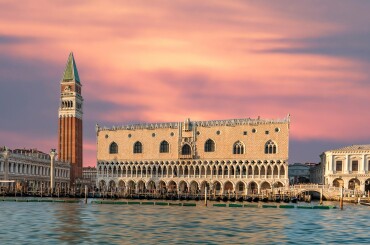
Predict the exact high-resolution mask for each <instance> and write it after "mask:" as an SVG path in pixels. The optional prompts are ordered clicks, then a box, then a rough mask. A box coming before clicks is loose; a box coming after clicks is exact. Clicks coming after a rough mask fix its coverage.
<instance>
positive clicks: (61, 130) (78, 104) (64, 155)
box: [58, 52, 83, 184]
mask: <svg viewBox="0 0 370 245" xmlns="http://www.w3.org/2000/svg"><path fill="white" fill-rule="evenodd" d="M81 87H82V85H81V81H80V77H79V75H78V71H77V66H76V62H75V59H74V57H73V53H72V52H71V53H70V54H69V57H68V61H67V65H66V68H65V70H64V73H63V78H62V80H61V82H60V89H61V90H60V104H59V126H58V152H59V159H60V160H62V161H68V162H70V163H71V168H72V169H71V183H72V184H73V183H74V182H75V180H76V179H78V178H82V114H83V112H82V105H83V98H82V95H81Z"/></svg>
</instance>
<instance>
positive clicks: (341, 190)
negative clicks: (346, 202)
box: [339, 186, 343, 210]
mask: <svg viewBox="0 0 370 245" xmlns="http://www.w3.org/2000/svg"><path fill="white" fill-rule="evenodd" d="M339 206H340V210H343V186H342V187H341V188H340V202H339Z"/></svg>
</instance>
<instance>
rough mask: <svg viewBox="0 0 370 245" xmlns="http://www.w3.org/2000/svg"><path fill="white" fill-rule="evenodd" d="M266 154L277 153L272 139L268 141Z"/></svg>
mask: <svg viewBox="0 0 370 245" xmlns="http://www.w3.org/2000/svg"><path fill="white" fill-rule="evenodd" d="M265 154H276V145H275V143H274V142H273V141H272V140H269V141H267V142H266V144H265Z"/></svg>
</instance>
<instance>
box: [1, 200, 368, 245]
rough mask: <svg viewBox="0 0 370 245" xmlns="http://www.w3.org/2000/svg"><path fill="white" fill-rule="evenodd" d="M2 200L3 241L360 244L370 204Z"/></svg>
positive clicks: (364, 241)
mask: <svg viewBox="0 0 370 245" xmlns="http://www.w3.org/2000/svg"><path fill="white" fill-rule="evenodd" d="M202 204H203V203H202V202H197V205H198V206H197V207H177V206H144V205H108V204H106V205H99V204H87V205H84V204H82V203H77V204H75V203H31V202H28V203H21V202H0V210H1V212H0V244H165V243H168V244H251V243H252V244H255V243H258V244H288V243H289V244H324V243H325V244H326V243H329V244H345V243H347V244H361V243H367V244H369V243H370V207H367V206H360V205H354V204H346V206H345V210H343V211H341V210H339V209H330V210H311V209H309V210H307V209H262V208H230V207H212V206H211V207H210V206H209V207H203V206H202Z"/></svg>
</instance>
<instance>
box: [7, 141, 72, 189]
mask: <svg viewBox="0 0 370 245" xmlns="http://www.w3.org/2000/svg"><path fill="white" fill-rule="evenodd" d="M50 165H51V155H50V154H46V153H43V152H41V151H38V150H35V149H15V150H10V149H7V148H6V147H2V148H0V179H1V180H4V181H14V182H13V183H9V184H8V183H1V185H2V186H10V187H11V188H14V187H15V186H16V185H18V188H19V187H20V186H23V187H26V188H27V189H29V190H30V191H32V190H35V191H37V190H41V188H43V190H47V189H48V188H50ZM54 168H55V172H54V180H55V188H57V189H58V188H59V189H60V190H61V189H66V188H68V187H69V183H70V164H69V163H66V162H61V161H57V160H55V159H54Z"/></svg>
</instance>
